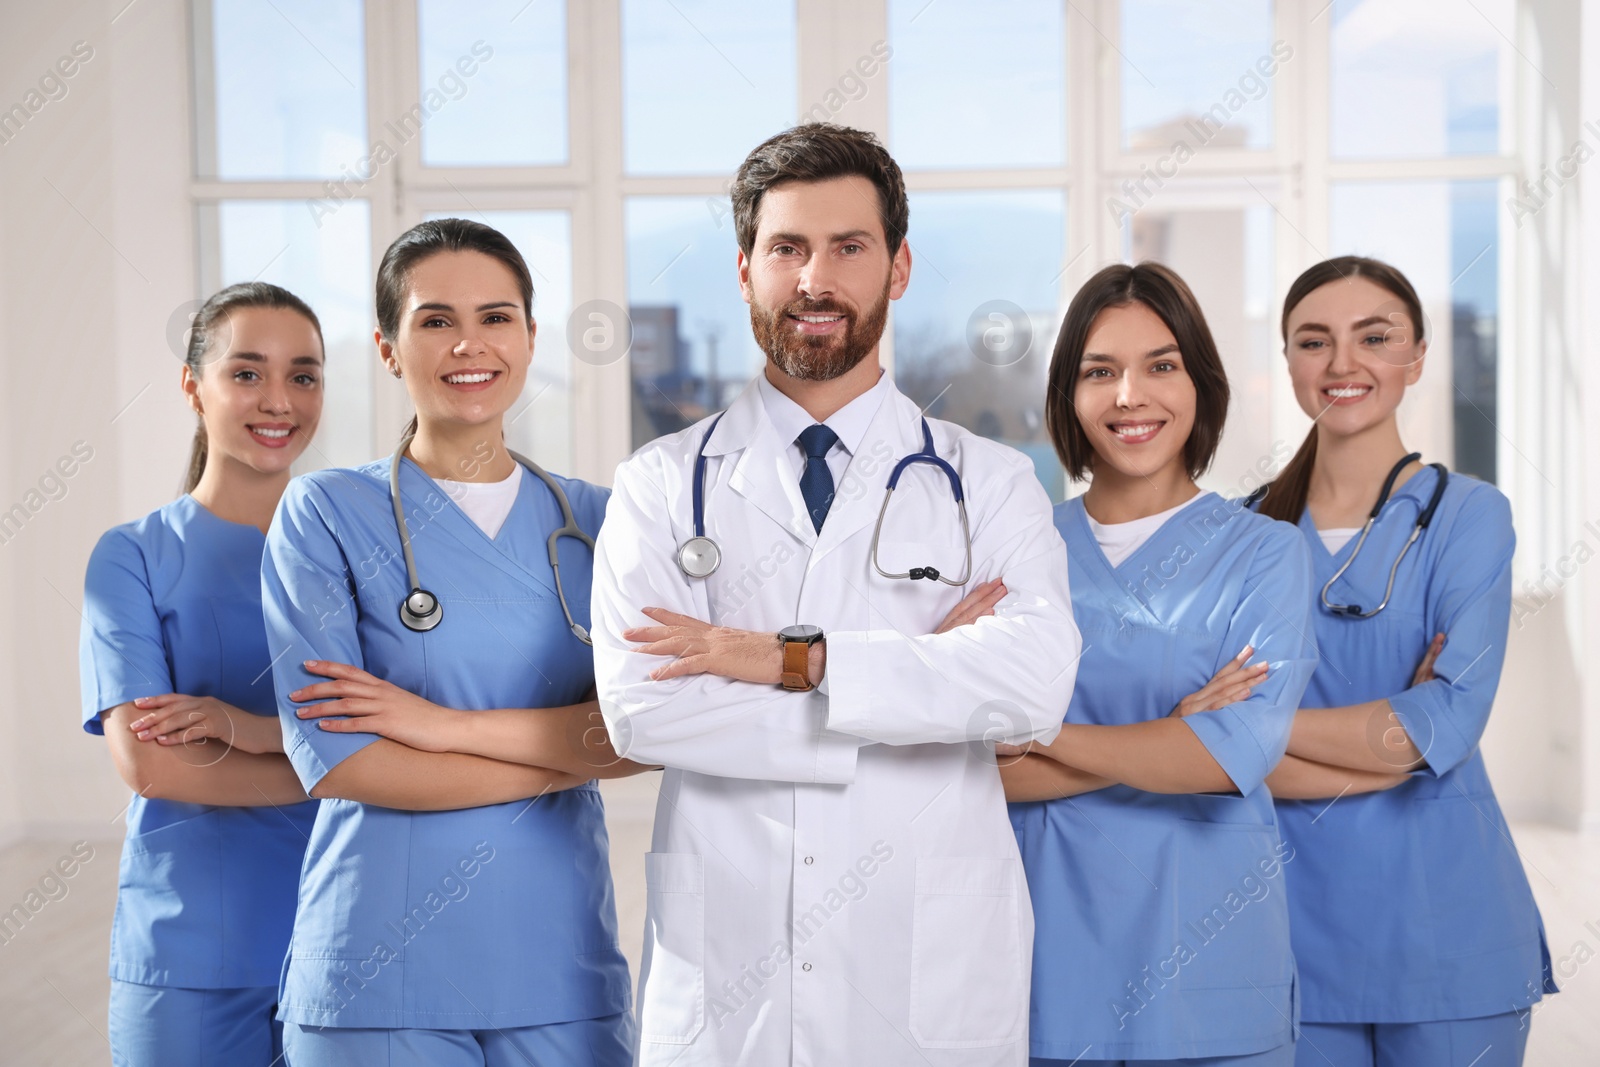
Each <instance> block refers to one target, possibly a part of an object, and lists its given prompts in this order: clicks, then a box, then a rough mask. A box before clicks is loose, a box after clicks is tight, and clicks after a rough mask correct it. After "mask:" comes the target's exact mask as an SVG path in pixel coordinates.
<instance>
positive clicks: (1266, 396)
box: [1122, 189, 1292, 496]
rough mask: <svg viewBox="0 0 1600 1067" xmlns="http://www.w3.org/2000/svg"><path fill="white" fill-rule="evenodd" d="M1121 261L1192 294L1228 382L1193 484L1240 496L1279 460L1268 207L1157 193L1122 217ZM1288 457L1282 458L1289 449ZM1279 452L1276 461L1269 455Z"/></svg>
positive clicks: (1238, 198) (1221, 196) (1249, 199)
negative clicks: (1159, 267) (1172, 279)
mask: <svg viewBox="0 0 1600 1067" xmlns="http://www.w3.org/2000/svg"><path fill="white" fill-rule="evenodd" d="M1122 248H1123V257H1124V259H1125V260H1126V261H1127V262H1129V263H1137V262H1139V261H1141V260H1146V259H1153V260H1155V261H1156V262H1158V263H1163V264H1165V265H1166V266H1168V267H1171V268H1172V269H1173V270H1175V271H1177V272H1178V275H1179V276H1180V277H1181V278H1183V280H1184V281H1185V282H1186V283H1188V285H1189V288H1190V289H1191V290H1192V291H1193V292H1194V295H1195V299H1196V300H1198V301H1199V303H1200V309H1201V310H1202V311H1203V312H1204V313H1205V316H1206V325H1207V326H1209V327H1210V328H1211V336H1212V339H1213V340H1215V341H1216V343H1217V351H1218V352H1219V353H1220V354H1221V355H1222V365H1223V368H1224V369H1225V370H1226V371H1227V374H1228V391H1229V394H1230V397H1229V403H1228V421H1227V424H1226V426H1225V427H1224V429H1223V433H1222V440H1221V442H1220V443H1219V444H1218V446H1217V454H1216V457H1215V458H1214V459H1213V460H1212V463H1211V469H1210V470H1208V471H1207V472H1206V473H1205V474H1204V475H1203V476H1202V477H1201V478H1200V484H1201V485H1202V486H1204V487H1205V488H1207V489H1214V490H1216V491H1217V492H1219V493H1221V494H1222V495H1223V496H1246V495H1248V494H1249V493H1250V492H1251V491H1252V490H1254V489H1255V488H1256V487H1257V486H1259V485H1261V484H1262V482H1264V481H1265V480H1266V479H1267V478H1268V477H1270V476H1271V475H1272V473H1273V472H1274V471H1276V470H1277V468H1278V467H1279V466H1281V465H1282V463H1283V461H1284V460H1286V459H1287V458H1288V455H1289V453H1287V452H1283V448H1282V446H1281V445H1280V446H1279V447H1278V449H1277V451H1274V448H1273V436H1272V429H1273V428H1272V420H1271V419H1270V417H1269V415H1268V413H1269V412H1270V411H1271V410H1272V403H1271V397H1272V371H1273V367H1272V364H1273V361H1274V360H1277V359H1281V358H1282V356H1281V355H1280V353H1281V352H1282V346H1281V345H1280V344H1279V343H1278V338H1277V310H1278V309H1277V308H1276V307H1275V306H1274V304H1273V292H1272V208H1271V206H1269V205H1268V204H1265V203H1262V201H1261V199H1260V197H1259V196H1257V195H1256V193H1255V192H1253V191H1251V190H1249V189H1245V190H1243V191H1242V192H1241V193H1239V194H1230V193H1229V192H1227V191H1218V192H1213V193H1210V194H1207V193H1205V192H1203V191H1198V190H1196V191H1191V192H1188V193H1184V192H1180V191H1178V190H1171V189H1169V190H1168V191H1167V195H1166V196H1165V197H1164V198H1163V199H1162V201H1160V202H1159V203H1157V204H1156V205H1155V206H1153V207H1149V208H1145V209H1144V210H1142V211H1139V212H1137V213H1135V214H1134V215H1133V216H1132V217H1131V218H1126V219H1124V221H1123V225H1122ZM1291 451H1292V450H1291ZM1279 453H1283V454H1281V455H1280V454H1279Z"/></svg>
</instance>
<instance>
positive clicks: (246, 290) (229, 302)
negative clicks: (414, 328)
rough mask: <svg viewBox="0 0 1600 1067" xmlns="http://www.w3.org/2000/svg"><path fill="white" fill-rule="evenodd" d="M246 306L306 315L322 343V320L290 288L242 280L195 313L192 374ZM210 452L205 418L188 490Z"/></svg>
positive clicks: (187, 355)
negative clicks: (230, 320) (229, 320)
mask: <svg viewBox="0 0 1600 1067" xmlns="http://www.w3.org/2000/svg"><path fill="white" fill-rule="evenodd" d="M245 308H281V309H283V310H286V311H293V312H295V313H297V314H300V315H304V316H305V317H306V319H307V321H309V322H310V323H311V326H312V328H313V329H315V330H316V331H317V343H318V344H319V345H320V344H321V343H322V323H321V322H319V321H318V320H317V313H316V312H314V311H312V310H311V305H309V304H307V303H306V302H305V301H304V300H301V299H300V298H299V297H298V296H295V295H294V294H293V293H291V292H289V290H287V289H285V288H283V287H282V286H278V285H273V284H272V283H271V282H240V283H238V284H237V285H230V286H228V287H227V288H226V289H219V290H217V291H216V292H215V293H213V294H212V295H211V298H210V299H209V300H207V301H206V302H205V303H204V304H201V305H200V310H199V311H197V312H195V315H194V325H193V326H192V327H190V330H189V345H188V347H187V348H186V349H185V350H184V353H183V362H184V363H185V364H186V365H187V366H188V368H189V373H190V374H192V375H194V376H195V377H196V378H199V377H200V372H201V369H202V368H203V367H204V366H205V364H206V362H207V359H206V357H207V356H209V355H210V354H211V349H212V347H213V346H214V345H215V344H216V342H217V340H218V339H219V336H220V337H227V336H228V335H229V333H228V331H225V330H220V329H218V327H219V326H220V325H221V324H223V323H225V322H226V321H227V318H228V316H229V315H230V314H232V313H233V312H235V311H242V310H243V309H245ZM209 451H210V447H209V442H208V441H207V440H206V420H205V419H204V418H203V417H202V418H201V419H200V421H199V424H198V425H196V426H195V429H194V443H193V444H192V445H190V446H189V469H188V471H187V472H186V473H185V474H184V479H183V491H184V492H185V493H192V492H194V488H195V486H197V485H199V484H200V476H201V475H202V474H204V473H205V469H206V456H207V454H208V453H209Z"/></svg>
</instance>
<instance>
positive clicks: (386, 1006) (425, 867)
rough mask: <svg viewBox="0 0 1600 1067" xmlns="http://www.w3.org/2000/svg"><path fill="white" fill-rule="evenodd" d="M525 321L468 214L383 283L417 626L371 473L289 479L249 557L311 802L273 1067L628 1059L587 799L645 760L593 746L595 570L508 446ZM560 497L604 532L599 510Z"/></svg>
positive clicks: (595, 798) (514, 272) (525, 342)
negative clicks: (431, 614)
mask: <svg viewBox="0 0 1600 1067" xmlns="http://www.w3.org/2000/svg"><path fill="white" fill-rule="evenodd" d="M532 303H533V284H532V280H531V278H530V275H529V272H528V268H527V265H526V264H525V263H524V262H523V259H522V256H521V255H520V254H519V253H518V252H517V250H516V248H515V247H514V246H513V245H512V244H511V243H510V242H509V241H508V240H507V239H506V238H505V237H504V236H503V235H501V234H500V233H498V232H497V231H495V230H493V229H490V228H489V227H487V226H483V225H480V224H478V223H474V222H468V221H464V220H461V219H444V220H437V221H430V222H424V223H422V224H420V225H418V226H416V227H414V228H413V229H411V230H409V231H407V232H406V233H405V234H402V235H401V236H400V237H399V238H398V239H397V240H396V241H395V242H394V244H392V245H391V246H390V247H389V250H388V251H387V252H386V253H385V255H384V258H383V262H382V264H381V265H380V267H379V271H378V283H377V318H378V330H377V342H378V350H379V354H380V356H381V357H382V359H383V362H384V365H385V366H386V367H387V368H388V369H389V371H390V372H391V373H393V374H395V375H396V376H398V377H400V378H401V379H402V380H403V381H404V383H405V385H406V389H407V391H408V393H409V394H410V397H411V401H412V403H413V405H414V406H415V408H416V411H417V418H416V421H415V423H414V424H413V429H414V432H415V436H414V437H411V436H408V438H407V441H406V442H403V443H402V445H401V451H402V461H401V463H400V467H399V489H400V504H401V507H402V508H403V511H404V515H405V522H406V527H407V529H408V531H409V536H410V542H411V548H412V551H413V553H414V557H415V564H416V571H417V575H418V583H419V584H420V586H421V587H422V588H423V589H426V590H429V591H431V592H432V593H433V594H435V595H436V596H437V598H438V602H439V604H441V605H442V608H443V616H442V619H441V620H440V621H439V623H438V625H437V626H435V627H434V628H432V629H426V630H422V631H417V630H413V629H411V628H409V627H408V626H406V625H405V624H404V623H403V621H402V613H401V605H402V602H403V601H406V600H407V598H408V597H409V596H410V595H411V594H412V593H413V592H414V589H413V586H412V584H411V582H410V581H409V579H408V576H407V568H406V563H405V559H404V555H403V552H402V547H401V542H400V536H399V531H398V529H397V524H396V516H395V510H394V505H393V504H392V502H391V497H390V481H389V479H390V469H391V459H390V458H388V457H386V458H384V459H382V460H379V461H377V462H374V463H370V464H367V465H365V466H362V467H356V468H352V469H343V470H324V471H318V472H316V473H313V474H309V475H307V476H305V477H303V478H299V479H297V480H296V481H295V482H294V483H293V484H292V485H291V486H290V487H289V491H288V492H287V493H285V494H284V498H283V502H282V504H281V505H280V507H279V509H278V514H277V518H276V521H275V523H274V526H273V529H272V534H271V536H270V537H269V538H268V540H267V553H266V558H265V561H264V563H263V567H262V588H263V598H264V606H265V612H266V619H267V632H268V634H269V635H270V638H271V641H272V645H273V647H274V648H275V649H278V650H281V653H282V654H281V655H280V656H279V657H278V659H277V661H276V664H275V666H274V668H273V670H274V673H275V675H276V680H277V688H278V692H279V695H280V700H279V709H280V715H281V716H282V719H283V723H284V734H285V737H286V738H287V744H288V754H289V759H290V761H291V762H292V763H293V764H294V766H295V769H296V770H297V771H298V772H299V773H300V778H301V781H302V782H303V783H304V785H305V788H306V789H307V790H308V791H309V792H310V793H311V794H312V795H313V796H316V797H320V798H324V799H323V803H322V808H321V811H320V812H319V813H318V816H317V823H316V828H315V830H314V831H313V833H312V837H311V847H310V850H309V853H308V856H307V860H306V867H305V873H304V875H303V877H302V878H301V883H300V907H299V911H298V913H297V915H296V917H295V927H294V939H293V943H292V945H291V948H290V952H289V956H288V960H287V961H286V963H285V965H284V973H283V989H282V997H281V1004H282V1009H281V1017H282V1019H283V1021H284V1024H285V1027H284V1045H285V1049H286V1051H287V1054H288V1060H289V1063H290V1064H291V1065H292V1067H322V1065H335V1064H350V1063H382V1064H387V1065H392V1067H400V1065H406V1064H417V1065H424V1064H425V1065H429V1067H449V1065H454V1064H462V1065H466V1064H474V1065H485V1064H487V1065H499V1064H508V1065H509V1064H517V1065H522V1064H527V1063H533V1064H540V1065H543V1064H561V1065H566V1067H585V1065H591V1064H592V1065H606V1067H610V1065H623V1064H627V1063H629V1062H630V1060H631V1053H632V1050H631V1043H632V1039H631V1027H630V1024H629V1020H628V1015H627V1011H628V1007H629V989H628V970H627V964H626V962H625V961H624V959H623V957H622V953H621V951H620V950H619V949H618V945H617V929H616V915H615V903H614V899H613V894H612V887H611V875H610V868H609V865H608V860H607V840H606V829H605V821H604V811H603V808H602V806H601V801H600V794H599V791H598V789H597V788H596V786H595V784H594V782H592V781H591V779H592V778H594V777H596V776H597V775H599V774H603V775H619V774H625V773H632V772H634V771H636V770H639V769H640V768H639V767H638V766H637V765H635V764H631V763H627V762H626V761H616V760H615V757H614V755H611V756H610V757H609V758H601V757H597V756H596V755H595V753H594V749H596V748H598V749H600V750H603V751H604V752H605V753H609V751H610V750H609V743H608V742H607V741H606V740H605V731H604V729H603V728H601V726H600V724H601V720H600V719H599V717H598V715H597V714H595V713H596V710H597V709H596V706H595V705H594V704H593V703H592V702H587V701H589V694H590V691H591V687H592V686H593V682H594V679H593V668H592V658H591V655H590V651H589V648H588V647H587V646H586V645H585V644H583V643H582V642H581V641H580V639H579V638H578V637H577V636H576V634H575V632H574V629H573V627H572V626H571V625H569V623H568V620H567V617H566V610H570V612H571V614H572V617H573V619H574V621H575V622H576V623H578V624H579V625H587V623H588V619H589V584H590V573H591V563H592V557H591V553H590V550H589V549H588V548H587V547H585V546H584V545H583V544H581V543H580V542H579V541H578V540H576V539H575V538H573V537H563V538H561V539H560V540H559V541H558V551H559V553H560V555H559V559H560V570H559V574H557V573H556V572H555V571H554V570H553V569H552V567H551V564H550V560H549V557H548V555H547V548H546V540H547V538H548V537H549V535H550V534H551V533H552V532H553V531H555V530H557V529H559V528H561V527H562V525H563V521H564V520H563V515H562V509H561V507H560V505H559V502H558V500H557V497H556V495H555V494H554V493H553V492H552V491H551V490H550V489H549V488H548V487H547V486H546V484H545V483H544V482H543V481H541V480H540V479H539V478H537V477H535V476H534V475H533V474H532V473H531V472H529V471H528V470H527V469H525V468H524V467H523V466H522V465H521V464H519V463H518V462H516V460H514V459H513V458H512V456H511V455H510V454H509V453H508V451H507V449H506V445H505V439H504V423H505V414H506V412H507V410H508V409H509V408H510V407H511V406H512V404H513V403H514V402H515V401H516V400H517V398H518V396H519V395H520V394H521V392H522V387H523V383H524V382H525V381H526V378H527V373H528V368H529V364H530V362H531V359H532V355H533V341H534V331H535V325H534V321H533V317H532V313H531V308H532ZM556 482H557V483H558V484H559V485H560V486H561V488H562V489H563V490H564V491H565V496H566V499H567V500H568V501H570V505H571V509H572V512H573V516H574V518H575V519H576V522H577V525H578V526H579V527H581V528H582V529H583V530H584V531H585V532H586V533H588V534H589V535H591V536H592V535H594V534H595V533H597V532H598V531H599V527H600V522H601V518H602V516H603V512H604V509H605V504H606V497H607V494H606V491H605V490H604V489H601V488H598V487H596V486H593V485H589V484H586V483H584V482H580V481H576V480H573V479H565V478H557V479H556ZM560 593H564V594H565V598H566V605H565V609H566V610H564V608H563V604H562V600H561V597H560V596H559V595H558V594H560ZM330 679H331V680H330ZM315 701H323V702H324V703H322V704H316V703H311V702H315ZM302 711H304V714H303V715H302V714H300V712H302ZM384 734H387V735H388V736H383V735H384Z"/></svg>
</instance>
